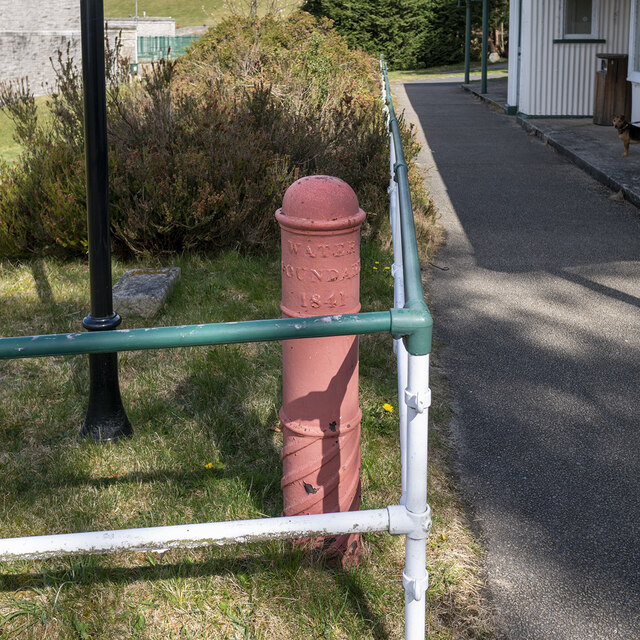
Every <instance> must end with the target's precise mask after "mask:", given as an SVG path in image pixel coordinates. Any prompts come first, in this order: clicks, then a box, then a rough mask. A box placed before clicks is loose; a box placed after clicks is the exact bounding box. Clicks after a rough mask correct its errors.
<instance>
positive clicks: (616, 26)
mask: <svg viewBox="0 0 640 640" xmlns="http://www.w3.org/2000/svg"><path fill="white" fill-rule="evenodd" d="M595 2H597V0H594V3H595ZM563 3H564V0H525V1H524V2H523V6H522V59H521V75H520V104H519V110H520V111H521V112H522V113H524V114H527V115H531V116H534V115H536V116H550V115H553V116H590V115H593V101H594V89H595V72H596V70H597V62H596V53H628V51H629V26H630V25H629V13H630V8H631V0H599V3H598V5H599V12H598V37H599V38H601V39H604V40H606V42H604V43H597V44H596V43H588V44H585V43H576V44H569V43H554V42H553V41H554V40H558V39H562V37H563V25H562V6H563Z"/></svg>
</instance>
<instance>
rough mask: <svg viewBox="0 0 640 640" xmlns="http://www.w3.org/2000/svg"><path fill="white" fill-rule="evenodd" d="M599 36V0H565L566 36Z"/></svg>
mask: <svg viewBox="0 0 640 640" xmlns="http://www.w3.org/2000/svg"><path fill="white" fill-rule="evenodd" d="M597 36H598V0H565V2H564V37H565V38H596V37H597Z"/></svg>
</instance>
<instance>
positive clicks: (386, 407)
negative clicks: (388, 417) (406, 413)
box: [382, 402, 393, 413]
mask: <svg viewBox="0 0 640 640" xmlns="http://www.w3.org/2000/svg"><path fill="white" fill-rule="evenodd" d="M382 408H383V409H384V410H385V411H387V412H388V413H392V412H393V406H392V405H390V404H389V403H388V402H385V403H384V404H383V405H382Z"/></svg>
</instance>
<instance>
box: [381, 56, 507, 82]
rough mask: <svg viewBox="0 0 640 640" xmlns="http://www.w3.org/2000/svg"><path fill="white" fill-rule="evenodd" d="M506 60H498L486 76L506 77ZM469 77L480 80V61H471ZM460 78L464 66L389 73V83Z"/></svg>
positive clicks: (449, 65)
mask: <svg viewBox="0 0 640 640" xmlns="http://www.w3.org/2000/svg"><path fill="white" fill-rule="evenodd" d="M506 62H507V61H506V59H502V60H500V62H499V63H497V64H498V65H499V66H498V67H497V68H496V66H495V65H491V64H490V65H489V66H488V74H489V76H491V77H506V76H507V75H508V71H507V69H506V67H504V68H503V65H504V64H505V63H506ZM470 71H471V73H470V76H471V79H472V80H479V79H480V71H481V69H480V60H472V61H471V65H470ZM452 77H456V78H457V77H460V78H463V79H464V64H447V65H440V66H438V67H429V68H427V69H407V70H404V71H390V72H389V81H390V82H416V81H420V80H426V79H432V78H452Z"/></svg>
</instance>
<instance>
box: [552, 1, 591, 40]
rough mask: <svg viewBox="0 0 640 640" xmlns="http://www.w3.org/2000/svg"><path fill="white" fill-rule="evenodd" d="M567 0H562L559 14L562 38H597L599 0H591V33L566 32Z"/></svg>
mask: <svg viewBox="0 0 640 640" xmlns="http://www.w3.org/2000/svg"><path fill="white" fill-rule="evenodd" d="M568 2H569V0H562V4H561V6H562V11H561V16H560V20H561V22H560V31H561V33H562V40H565V41H566V40H599V39H600V38H599V28H600V23H599V20H598V17H599V13H600V11H599V9H600V0H591V33H567V31H566V29H567V3H568Z"/></svg>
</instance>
